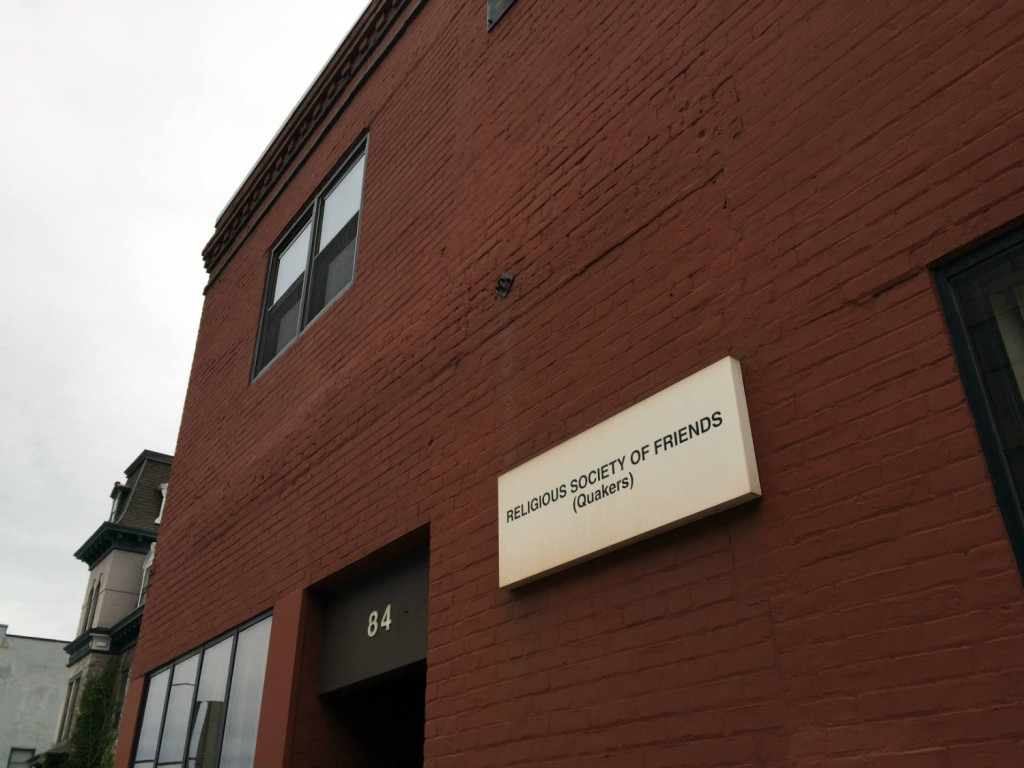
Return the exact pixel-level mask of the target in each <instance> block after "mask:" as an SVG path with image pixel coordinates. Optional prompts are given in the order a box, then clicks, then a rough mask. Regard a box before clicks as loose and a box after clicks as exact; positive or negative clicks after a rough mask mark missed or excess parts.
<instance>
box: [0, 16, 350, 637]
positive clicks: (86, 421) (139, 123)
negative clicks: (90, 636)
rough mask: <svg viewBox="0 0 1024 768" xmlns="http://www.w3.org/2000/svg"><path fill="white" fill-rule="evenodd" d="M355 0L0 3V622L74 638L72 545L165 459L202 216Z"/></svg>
mask: <svg viewBox="0 0 1024 768" xmlns="http://www.w3.org/2000/svg"><path fill="white" fill-rule="evenodd" d="M366 5H367V2H366V0H330V1H328V0H288V2H284V1H283V0H279V1H278V2H271V1H270V0H204V1H203V2H199V1H198V0H175V2H156V0H153V1H152V2H150V1H147V0H120V1H115V0H87V1H84V0H0V267H2V274H0V624H8V625H9V629H8V631H9V632H10V633H11V634H17V635H31V636H38V637H55V638H59V639H62V640H71V639H73V638H74V634H75V631H76V629H77V626H78V617H79V611H80V608H81V604H82V600H83V598H84V595H85V588H86V580H87V575H88V569H87V567H86V565H85V564H84V563H82V562H80V561H78V560H76V559H75V558H74V555H73V553H74V552H75V550H76V549H78V547H80V546H81V545H82V544H83V543H84V542H85V540H86V539H87V538H88V537H89V536H90V535H91V534H92V532H93V531H94V530H96V528H97V527H98V526H99V525H100V524H101V523H102V522H103V521H104V520H106V519H107V516H108V514H109V512H110V498H109V494H110V489H111V488H112V486H113V484H114V482H115V481H118V480H121V481H123V480H124V470H125V468H126V467H127V466H128V464H129V463H131V461H132V460H133V459H134V458H135V457H136V456H137V455H138V454H139V452H140V451H142V450H143V449H146V448H148V449H150V450H154V451H160V452H162V453H173V452H174V446H175V441H176V439H177V434H178V424H179V422H180V420H181V409H182V405H183V403H184V399H185V388H186V386H187V383H188V375H189V367H190V366H191V363H192V352H193V348H194V345H195V338H196V331H197V329H198V326H199V314H200V311H201V309H202V298H203V297H202V289H203V286H204V285H205V282H206V273H205V272H204V270H203V266H202V259H201V256H200V254H201V251H202V248H203V246H204V245H205V244H206V242H207V240H208V239H209V238H210V236H211V235H212V234H213V226H214V222H215V220H216V218H217V215H218V214H219V213H220V211H221V210H222V209H223V207H224V206H225V205H226V204H227V202H228V200H229V199H230V197H231V195H232V194H233V193H234V191H235V190H236V189H237V188H238V186H239V185H240V184H241V183H242V181H243V179H244V177H245V175H246V174H247V173H248V171H249V170H250V169H251V168H252V166H253V164H254V163H255V162H256V160H257V158H258V157H259V155H260V154H261V153H262V151H263V150H264V149H265V148H266V146H267V144H269V142H270V140H271V138H272V137H273V135H274V134H275V133H276V131H277V129H278V128H279V127H280V125H281V123H282V122H283V121H284V119H285V117H287V115H288V113H289V112H290V111H291V109H292V108H293V107H294V106H295V104H296V103H297V102H298V100H299V98H300V97H301V96H302V94H303V93H304V92H305V90H306V88H307V87H308V86H309V85H310V83H311V82H312V80H313V78H314V77H315V76H316V75H317V73H318V72H319V71H320V69H321V68H322V67H323V65H324V64H326V62H327V59H328V58H329V57H330V55H331V54H332V53H333V52H334V50H335V48H337V46H338V45H339V44H340V42H341V40H342V39H343V38H344V36H345V35H346V34H347V33H348V31H349V29H351V27H352V24H354V23H355V20H356V19H357V18H358V16H359V14H360V13H361V12H362V10H363V9H364V8H365V7H366Z"/></svg>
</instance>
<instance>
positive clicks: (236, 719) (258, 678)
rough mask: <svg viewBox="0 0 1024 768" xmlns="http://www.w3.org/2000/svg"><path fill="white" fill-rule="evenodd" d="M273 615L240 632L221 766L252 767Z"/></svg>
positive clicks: (231, 767) (229, 767) (233, 767)
mask: <svg viewBox="0 0 1024 768" xmlns="http://www.w3.org/2000/svg"><path fill="white" fill-rule="evenodd" d="M269 642H270V619H269V618H266V619H264V620H263V621H261V622H260V623H259V624H254V625H253V626H251V627H249V628H248V629H246V630H245V631H244V632H240V633H239V635H238V649H237V650H236V651H235V665H234V670H233V672H232V675H231V692H230V694H229V696H228V713H227V718H226V721H225V724H224V746H223V748H222V749H221V761H220V765H221V768H250V767H251V766H252V763H253V755H254V753H255V750H256V727H257V725H258V724H259V716H260V703H261V702H262V699H263V675H264V673H265V672H266V667H267V645H268V643H269Z"/></svg>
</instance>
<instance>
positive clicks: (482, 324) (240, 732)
mask: <svg viewBox="0 0 1024 768" xmlns="http://www.w3.org/2000/svg"><path fill="white" fill-rule="evenodd" d="M1022 40H1024V12H1022V10H1021V6H1020V4H1019V3H1015V2H999V1H997V0H983V1H982V2H978V3H972V4H964V3H941V4H940V3H934V4H929V3H925V4H922V3H910V2H899V3H889V4H885V5H883V6H877V7H873V6H869V5H865V4H859V3H846V4H840V3H826V4H823V5H822V4H819V5H813V6H808V5H806V4H797V3H782V4H778V3H762V4H751V3H739V2H734V3H726V4H722V3H705V2H672V3H666V2H662V1H661V0H637V2H631V3H622V2H612V1H611V0H607V1H606V0H595V1H594V2H587V3H580V4H572V7H569V5H567V4H557V3H543V2H539V1H538V0H520V1H519V2H517V3H514V4H509V3H507V2H495V1H494V0H491V1H490V2H485V0H478V1H474V2H464V1H460V0H374V1H373V2H372V3H371V4H370V6H369V7H368V9H367V10H366V11H365V12H364V14H363V16H362V18H361V19H360V21H359V22H358V23H357V25H356V26H355V28H354V29H353V30H352V32H351V33H350V34H349V35H348V37H347V38H346V39H345V40H344V41H343V42H342V44H341V46H340V47H339V49H338V51H337V52H336V53H335V55H334V56H333V57H332V59H331V61H330V62H329V63H328V64H327V66H326V67H325V69H324V70H323V72H322V73H321V74H320V76H319V77H318V78H317V80H316V81H315V82H314V83H313V85H312V86H311V87H310V89H309V90H308V91H307V92H306V94H305V95H304V96H303V97H302V99H301V101H300V102H299V103H298V105H297V107H296V108H295V110H294V112H293V113H292V114H291V116H290V117H289V118H288V120H287V121H286V123H285V124H284V126H283V127H282V129H281V131H280V132H279V133H278V134H277V136H276V137H274V139H273V141H272V142H271V144H270V146H269V147H268V148H267V150H266V151H265V153H264V154H263V155H262V156H261V157H260V158H259V160H258V162H257V163H256V166H255V167H254V169H253V170H252V172H251V173H250V175H249V176H248V177H247V178H246V179H245V180H244V182H243V184H242V186H241V187H240V189H239V190H238V192H237V193H236V195H235V196H234V198H233V199H232V200H231V201H230V202H229V204H228V206H227V208H226V209H225V211H224V212H223V213H222V215H221V217H220V218H219V219H218V221H217V227H216V233H215V235H214V236H213V238H212V239H211V241H210V243H209V245H208V246H207V248H206V250H205V252H204V254H203V257H204V259H205V264H206V267H207V269H208V271H209V275H210V280H209V285H208V288H207V291H206V301H205V306H204V311H203V318H202V323H201V328H200V332H199V337H198V342H197V347H196V353H195V359H194V363H193V368H192V375H191V381H190V385H189V391H188V396H187V400H186V405H185V410H184V416H183V420H182V425H181V432H180V436H179V444H178V448H177V453H176V458H175V464H174V470H173V479H172V485H171V488H172V491H171V495H170V497H169V499H168V504H167V512H166V517H165V521H164V524H163V530H162V534H161V545H160V552H159V554H158V557H157V568H156V570H155V573H154V579H153V583H152V586H151V591H150V600H149V605H148V607H147V618H146V624H145V626H144V627H143V629H142V634H141V637H140V642H139V646H138V649H137V655H136V663H135V666H134V668H133V676H134V677H133V682H132V684H131V685H130V686H129V692H128V700H127V705H126V710H125V717H124V720H123V723H122V730H121V737H120V740H119V747H118V754H117V757H116V764H117V765H119V766H124V765H129V764H131V763H132V762H133V761H134V764H135V765H138V766H141V767H142V768H150V767H151V766H152V765H154V763H162V762H170V763H181V762H182V761H183V760H184V761H185V762H187V764H189V765H216V764H218V759H219V764H220V765H225V766H226V765H243V764H247V763H248V764H251V763H253V762H255V764H256V765H259V766H281V765H303V766H333V765H402V764H416V763H418V762H419V761H420V760H421V759H422V761H423V762H424V763H425V764H428V765H474V766H485V765H495V766H504V765H514V764H522V765H526V764H537V765H598V764H609V765H689V764H698V765H706V764H720V763H757V764H775V765H781V764H795V765H798V764H811V765H872V766H875V765H888V764H893V765H909V764H927V765H944V764H953V765H957V764H965V763H970V764H974V765H982V764H993V765H1006V764H1019V763H1020V762H1021V761H1022V759H1024V674H1022V672H1024V599H1022V598H1024V594H1022V582H1021V570H1020V569H1021V562H1024V560H1022V544H1024V533H1022V525H1021V519H1022V518H1021V505H1020V496H1021V490H1022V489H1024V483H1022V482H1021V480H1022V478H1024V462H1022V461H1021V460H1020V456H1021V448H1022V445H1024V419H1022V413H1024V402H1022V399H1021V387H1022V383H1024V364H1022V362H1021V361H1022V360H1024V325H1022V320H1021V311H1020V307H1021V306H1022V302H1024V246H1022V234H1021V233H1022V224H1021V222H1022V221H1024V141H1022V136H1024V100H1022V99H1021V98H1020V94H1021V93H1022V92H1024V66H1022V65H1024V43H1022ZM720 361H721V362H720ZM740 371H741V372H742V374H741V375H742V383H741V384H740V385H739V386H738V387H737V386H736V385H737V382H739V378H738V376H739V372H740ZM709 372H710V373H709ZM723 372H724V373H723ZM695 382H696V383H695ZM700 382H703V383H700ZM677 385H678V386H677ZM715 397H721V398H724V399H725V400H729V402H730V403H731V405H730V407H733V410H728V411H724V410H716V411H714V412H712V411H711V410H710V408H711V407H713V406H709V410H708V411H707V412H706V413H705V412H704V411H702V410H699V408H698V407H697V405H696V404H697V403H698V402H699V403H701V404H703V403H705V402H712V400H713V399H714V398H715ZM708 398H710V399H708ZM723 402H724V400H723ZM701 407H703V405H701ZM688 409H690V410H688ZM613 417H614V418H613ZM715 418H717V420H718V422H719V423H718V424H714V426H711V425H712V424H713V422H714V419H715ZM747 418H748V419H749V423H747V422H746V421H745V419H747ZM705 419H707V424H708V425H709V426H708V430H710V431H708V430H705V428H704V426H703V425H704V423H705V421H704V420H705ZM641 422H643V423H644V424H657V423H659V422H662V423H664V426H665V432H666V433H667V434H666V436H664V437H662V438H659V439H661V440H662V442H661V446H662V448H664V447H665V445H666V444H668V445H671V446H673V449H672V452H671V453H666V454H665V456H669V457H670V458H666V459H664V462H663V463H664V467H663V469H662V470H661V471H662V474H661V475H659V476H658V478H656V479H649V478H648V477H647V476H646V475H641V469H640V467H639V464H638V465H637V469H636V472H637V475H636V477H635V478H634V477H633V475H629V480H630V482H629V483H628V484H627V485H625V486H622V485H621V483H622V482H623V480H624V479H625V473H626V472H630V471H631V470H630V468H629V467H630V466H631V464H632V460H631V459H627V457H628V456H630V455H631V454H630V452H629V451H628V450H623V451H622V455H621V463H618V462H619V461H620V459H619V458H618V455H619V454H618V453H609V454H608V456H607V457H597V456H596V453H595V451H596V448H595V446H596V447H597V448H600V449H601V450H603V449H604V447H605V446H606V445H611V443H608V442H607V441H608V440H612V438H613V437H614V439H616V440H619V439H633V437H635V438H636V440H637V441H638V442H636V443H635V449H636V450H638V451H639V450H641V448H646V447H648V446H653V447H652V451H654V450H656V445H655V442H654V441H652V442H651V443H649V444H647V443H643V440H644V439H646V438H645V437H644V435H642V434H640V432H639V431H637V430H639V429H640V427H638V426H637V425H639V424H641ZM723 423H724V426H722V428H721V429H720V430H719V429H718V426H719V424H723ZM677 426H678V427H679V429H678V431H677V430H676V427H677ZM748 426H749V429H748ZM734 427H736V430H737V431H735V433H733V432H730V433H729V434H730V435H732V434H735V435H736V436H738V437H737V439H738V440H739V442H736V443H734V444H729V445H726V444H725V443H724V442H723V440H724V438H723V439H719V437H718V435H723V434H725V433H726V432H727V431H728V430H732V429H733V428H734ZM644 428H645V429H649V427H644ZM687 429H695V430H696V432H693V431H690V432H687V431H686V430H687ZM705 433H706V434H705ZM623 435H625V436H626V437H622V436H623ZM673 435H675V436H676V437H673V438H672V440H671V441H669V442H668V443H666V439H665V438H666V437H672V436H673ZM740 438H742V439H740ZM684 440H685V442H684ZM751 440H752V443H751ZM751 444H752V446H753V452H754V456H756V466H755V464H754V459H753V458H752V457H751V456H750V454H749V453H748V452H747V451H748V449H749V447H750V445H751ZM591 454H594V455H593V456H592V455H591ZM637 456H638V461H640V460H641V459H643V458H644V457H645V456H646V454H644V453H642V452H641V453H638V454H637ZM595 457H596V458H595ZM709 457H710V458H709ZM737 457H739V458H741V459H742V461H740V462H739V464H738V465H737V466H738V467H739V470H734V469H729V470H728V471H726V470H721V471H719V470H718V469H716V467H717V466H718V465H717V464H716V463H715V461H718V459H719V458H721V459H722V460H723V461H732V460H733V459H737ZM598 458H600V459H601V462H598V460H597V459H598ZM605 458H607V459H608V460H607V461H604V459H605ZM712 458H714V461H712ZM659 461H662V459H661V458H659ZM588 462H589V463H588ZM602 462H603V463H602ZM744 462H745V463H744ZM659 466H660V465H659ZM552 467H558V468H559V471H561V470H562V468H564V469H565V477H566V478H568V477H572V478H573V482H575V483H576V484H577V485H576V486H574V487H573V488H572V489H571V490H570V491H569V492H568V493H567V492H566V491H562V490H561V488H560V486H559V485H558V484H557V483H556V484H554V485H551V486H550V488H543V487H540V486H537V487H536V490H537V491H538V493H537V494H536V495H532V494H529V493H526V492H525V490H524V489H526V488H527V487H529V483H528V482H527V479H529V478H532V477H534V476H536V477H538V478H546V477H547V475H545V473H546V472H549V471H550V470H551V468H552ZM588 467H589V468H590V469H588ZM743 467H746V470H745V471H746V472H747V475H746V478H747V485H746V486H744V487H743V488H742V489H740V490H733V489H732V481H733V479H734V478H735V477H736V475H735V471H739V472H740V474H741V475H742V474H743V471H744V470H743ZM695 468H696V469H695ZM644 471H646V470H644ZM615 472H619V474H618V475H615V474H614V473H615ZM530 473H536V474H535V475H531V474H530ZM606 475H611V477H609V478H607V479H606V477H605V476H606ZM583 478H586V479H587V480H588V481H589V480H594V481H595V483H597V482H598V481H599V486H598V487H599V488H600V489H603V488H605V483H606V482H607V483H612V482H613V481H614V482H615V483H620V485H618V487H617V493H616V494H615V495H609V496H608V497H607V498H605V496H604V494H611V491H607V490H599V491H594V492H593V493H590V491H589V489H588V493H590V495H589V496H588V495H587V494H586V493H584V494H582V495H583V502H580V501H579V498H580V497H579V496H578V495H576V491H577V490H579V485H580V483H579V482H578V481H581V480H582V479H583ZM679 478H684V479H685V488H684V490H683V491H682V492H680V491H679V486H678V482H677V481H678V480H679ZM499 479H500V482H499ZM529 482H532V480H530V481H529ZM673 483H677V484H676V485H673ZM670 489H674V490H670ZM541 491H543V492H541ZM521 492H522V494H525V495H523V497H522V500H521V501H520V502H519V503H516V501H517V498H518V497H516V494H517V493H521ZM595 494H596V495H595ZM643 494H647V495H646V496H644V495H643ZM506 497H507V498H506ZM638 499H643V503H639V502H638V501H637V500H638ZM583 505H589V506H588V507H587V509H586V510H584V509H582V507H583ZM609 510H614V511H615V515H614V516H609V514H608V511H609ZM712 511H714V512H715V514H709V513H710V512H712ZM698 518H702V519H699V520H698ZM594 521H600V523H597V522H594ZM623 521H625V522H623ZM682 522H689V523H690V524H689V525H680V523H682ZM546 526H551V527H550V528H548V527H546ZM558 526H562V527H558ZM629 526H635V527H634V528H630V527H629ZM556 528H557V530H556ZM524 531H529V532H532V533H531V534H530V535H528V536H525V537H523V536H520V534H521V533H522V532H524ZM655 534H656V535H655ZM513 536H518V537H519V538H518V539H516V540H515V541H513V538H512V537H513ZM556 544H557V546H556ZM531 548H532V549H531ZM560 548H561V549H560ZM556 550H557V551H556ZM606 550H607V551H606ZM612 550H613V551H612ZM1015 552H1016V555H1015ZM596 555H599V556H596ZM556 571H557V572H556ZM509 574H511V575H509ZM527 582H528V583H527ZM502 584H505V586H502ZM264 662H265V663H264Z"/></svg>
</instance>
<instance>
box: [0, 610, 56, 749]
mask: <svg viewBox="0 0 1024 768" xmlns="http://www.w3.org/2000/svg"><path fill="white" fill-rule="evenodd" d="M65 642H66V641H64V640H49V639H46V638H42V637H23V636H22V635H11V634H8V633H7V625H6V624H0V768H22V766H27V765H28V761H29V760H31V759H32V757H33V756H35V755H36V754H37V753H39V752H42V751H43V750H45V749H46V748H47V747H49V746H50V742H51V740H52V739H53V722H54V720H55V719H56V718H57V715H58V714H59V713H60V705H61V700H62V694H63V692H64V680H65V669H64V666H65V663H66V660H67V657H66V656H65V655H64V643H65Z"/></svg>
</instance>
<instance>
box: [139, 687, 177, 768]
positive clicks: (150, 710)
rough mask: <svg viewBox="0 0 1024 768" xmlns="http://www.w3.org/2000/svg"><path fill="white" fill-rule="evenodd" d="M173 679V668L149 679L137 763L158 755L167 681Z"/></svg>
mask: <svg viewBox="0 0 1024 768" xmlns="http://www.w3.org/2000/svg"><path fill="white" fill-rule="evenodd" d="M170 679H171V670H169V669H165V670H164V671H163V672H161V673H160V674H158V675H155V676H153V677H152V678H150V680H149V693H148V694H147V695H146V706H145V708H144V709H143V712H142V728H140V729H139V743H138V746H137V747H136V748H135V760H136V765H139V762H138V761H140V760H152V759H153V758H155V757H156V739H157V736H159V735H160V722H161V721H162V720H163V719H164V699H165V698H166V696H167V683H168V682H170Z"/></svg>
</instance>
